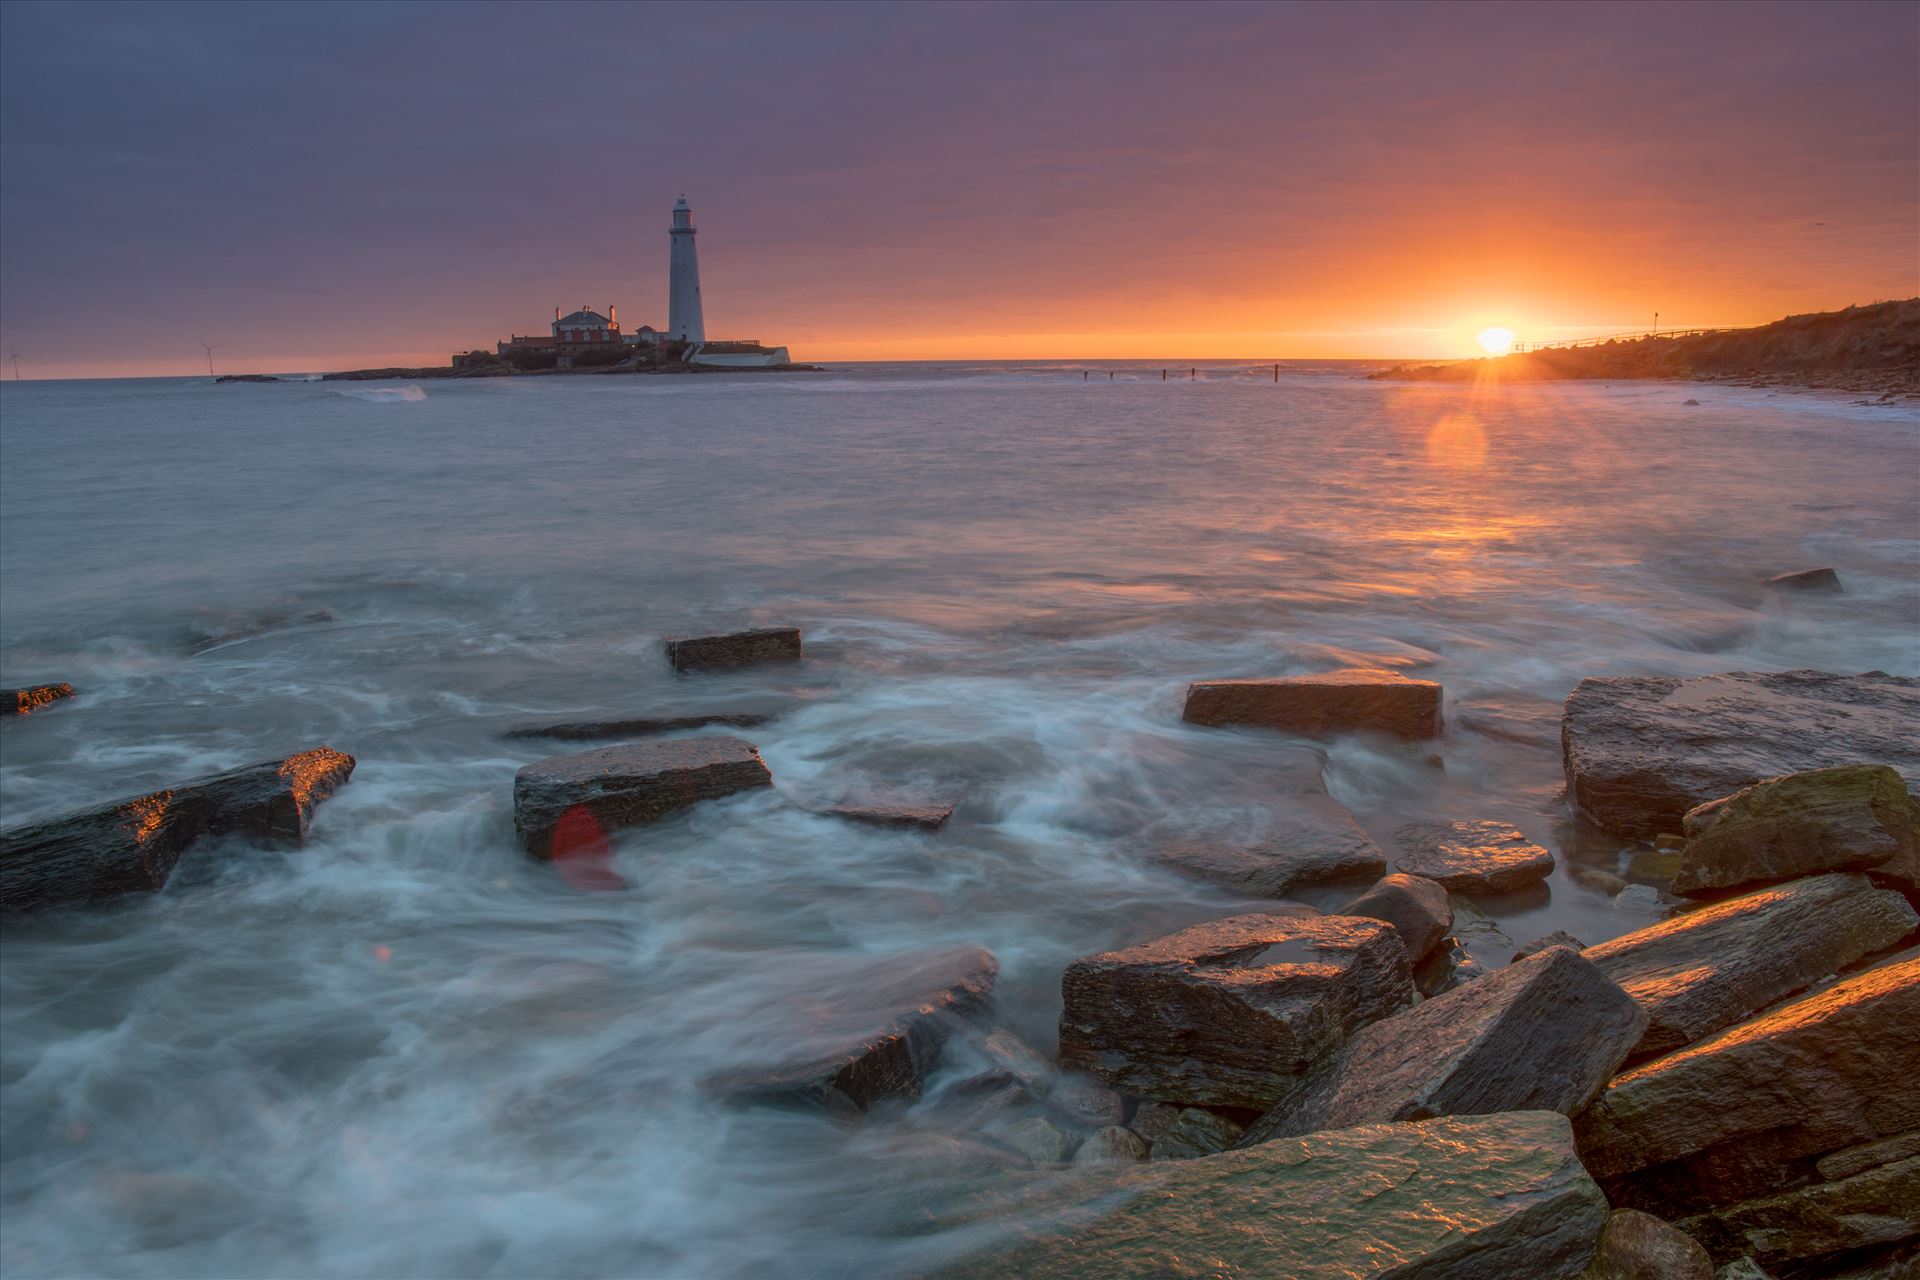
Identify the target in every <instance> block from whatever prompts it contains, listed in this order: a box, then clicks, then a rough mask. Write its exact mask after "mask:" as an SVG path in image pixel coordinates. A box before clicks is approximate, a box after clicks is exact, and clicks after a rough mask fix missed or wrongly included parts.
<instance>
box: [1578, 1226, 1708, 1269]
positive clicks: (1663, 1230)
mask: <svg viewBox="0 0 1920 1280" xmlns="http://www.w3.org/2000/svg"><path fill="white" fill-rule="evenodd" d="M1580 1280H1713V1258H1712V1256H1711V1255H1710V1254H1708V1253H1707V1251H1706V1250H1705V1249H1704V1248H1702V1247H1701V1246H1700V1242H1699V1241H1697V1240H1695V1239H1694V1238H1693V1237H1692V1236H1690V1235H1688V1234H1687V1233H1686V1232H1684V1231H1682V1230H1680V1229H1679V1228H1677V1227H1670V1226H1668V1225H1667V1224H1666V1223H1664V1222H1662V1221H1661V1220H1660V1219H1658V1218H1656V1217H1654V1216H1653V1215H1652V1214H1650V1213H1642V1212H1640V1211H1639V1210H1638V1209H1615V1210H1614V1211H1613V1212H1612V1213H1611V1214H1609V1215H1608V1216H1607V1228H1606V1230H1605V1231H1602V1232H1601V1233H1600V1245H1599V1247H1598V1248H1596V1249H1595V1250H1594V1251H1593V1261H1592V1262H1589V1263H1588V1264H1587V1269H1586V1270H1585V1271H1582V1272H1581V1273H1580Z"/></svg>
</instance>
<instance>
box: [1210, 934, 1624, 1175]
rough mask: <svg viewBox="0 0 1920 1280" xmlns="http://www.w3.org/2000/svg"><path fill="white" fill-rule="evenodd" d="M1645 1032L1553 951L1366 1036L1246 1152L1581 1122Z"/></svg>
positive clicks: (1588, 973)
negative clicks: (1393, 1128)
mask: <svg viewBox="0 0 1920 1280" xmlns="http://www.w3.org/2000/svg"><path fill="white" fill-rule="evenodd" d="M1646 1027H1647V1015H1646V1013H1645V1012H1644V1011H1643V1010H1642V1009H1641V1008H1640V1006H1639V1005H1637V1004H1635V1003H1634V1002H1633V1001H1632V999H1630V998H1629V997H1628V996H1627V993H1626V992H1624V991H1622V990H1620V988H1619V987H1617V986H1615V985H1614V984H1613V982H1612V980H1611V979H1609V978H1608V977H1607V975H1606V974H1604V973H1602V972H1601V971H1600V970H1599V969H1598V968H1597V967H1595V966H1594V965H1593V964H1592V963H1591V962H1589V961H1587V960H1586V959H1584V958H1582V957H1581V956H1580V955H1579V954H1578V953H1577V952H1573V951H1569V950H1567V949H1565V948H1564V947H1550V948H1548V949H1547V950H1545V951H1543V952H1541V953H1540V954H1539V955H1537V956H1531V957H1529V958H1528V959H1525V960H1520V961H1516V962H1515V963H1513V964H1510V965H1508V966H1507V967H1506V968H1504V969H1499V970H1496V971H1495V972H1493V973H1489V974H1487V975H1486V976H1485V977H1483V978H1480V979H1478V980H1477V981H1474V982H1471V983H1468V984H1467V985H1465V986H1462V987H1458V988H1455V989H1454V990H1452V991H1449V992H1447V993H1446V994H1445V995H1441V996H1436V997H1434V998H1433V999H1431V1000H1427V1001H1424V1002H1423V1003H1421V1004H1417V1005H1415V1006H1414V1007H1413V1008H1411V1009H1408V1010H1407V1011H1406V1012H1404V1013H1396V1014H1394V1015H1393V1016H1392V1017H1391V1018H1387V1019H1385V1020H1383V1021H1381V1022H1376V1023H1374V1024H1373V1025H1372V1026H1370V1027H1365V1028H1362V1029H1361V1030H1360V1031H1357V1032H1355V1033H1354V1035H1353V1037H1352V1038H1351V1039H1350V1040H1348V1041H1347V1043H1346V1045H1345V1047H1343V1048H1342V1049H1341V1050H1340V1051H1339V1053H1338V1054H1336V1055H1334V1056H1333V1057H1332V1058H1331V1059H1330V1060H1328V1062H1326V1063H1325V1064H1324V1065H1322V1067H1321V1068H1320V1069H1318V1070H1317V1071H1315V1072H1314V1073H1313V1075H1312V1076H1311V1077H1310V1078H1309V1079H1308V1080H1307V1081H1306V1082H1305V1083H1304V1084H1303V1085H1302V1086H1301V1087H1299V1088H1297V1089H1296V1090H1294V1092H1293V1093H1292V1094H1290V1095H1289V1096H1287V1097H1286V1098H1283V1099H1282V1100H1281V1101H1280V1102H1279V1104H1278V1105H1276V1106H1275V1107H1274V1108H1273V1109H1272V1110H1270V1111H1268V1112H1267V1114H1265V1115H1264V1116H1261V1117H1260V1119H1259V1121H1258V1122H1257V1123H1256V1124H1255V1125H1254V1126H1253V1128H1251V1129H1249V1130H1248V1131H1247V1136H1246V1138H1245V1140H1244V1141H1245V1143H1247V1144H1251V1143H1256V1142H1267V1141H1270V1140H1272V1139H1274V1138H1280V1137H1289V1136H1293V1135H1297V1134H1302V1133H1313V1132H1316V1131H1318V1130H1321V1129H1344V1128H1347V1127H1349V1126H1351V1125H1357V1124H1384V1123H1388V1122H1391V1121H1402V1120H1424V1119H1426V1118H1428V1117H1430V1116H1468V1115H1488V1114H1492V1113H1493V1112H1497V1111H1536V1110H1544V1111H1558V1112H1562V1113H1564V1114H1571V1113H1573V1112H1576V1111H1578V1110H1580V1108H1582V1107H1584V1106H1586V1105H1587V1103H1588V1102H1590V1101H1592V1099H1593V1098H1594V1097H1595V1096H1596V1095H1597V1094H1599V1092H1600V1090H1601V1089H1602V1088H1603V1087H1604V1086H1605V1085H1606V1082H1607V1078H1608V1077H1609V1076H1611V1075H1612V1074H1613V1072H1614V1069H1615V1068H1616V1067H1618V1066H1619V1065H1620V1063H1621V1062H1622V1061H1623V1060H1625V1058H1626V1056H1627V1054H1628V1052H1629V1051H1631V1050H1632V1048H1633V1046H1634V1045H1635V1044H1637V1043H1639V1040H1640V1037H1641V1035H1642V1034H1644V1033H1645V1031H1646Z"/></svg>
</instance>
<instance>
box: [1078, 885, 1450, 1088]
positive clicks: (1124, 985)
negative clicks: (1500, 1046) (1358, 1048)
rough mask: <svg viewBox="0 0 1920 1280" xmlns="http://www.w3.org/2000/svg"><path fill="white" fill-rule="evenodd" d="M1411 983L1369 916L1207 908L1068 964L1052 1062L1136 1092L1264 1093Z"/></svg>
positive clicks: (1389, 938) (1393, 945)
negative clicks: (1194, 919) (1219, 915)
mask: <svg viewBox="0 0 1920 1280" xmlns="http://www.w3.org/2000/svg"><path fill="white" fill-rule="evenodd" d="M1412 985H1413V984H1412V977H1411V974H1410V972H1409V966H1408V963H1407V952H1406V948H1405V947H1403V946H1402V945H1401V944H1400V939H1399V936H1398V935H1397V934H1395V933H1394V931H1393V927H1392V926H1391V925H1388V924H1385V923H1383V922H1381V921H1378V920H1362V919H1350V918H1347V917H1344V916H1278V915H1244V916H1233V917H1230V918H1228V919H1225V920H1213V921H1209V922H1208V923H1206V924H1198V925H1194V926H1193V927H1192V928H1189V929H1183V930H1181V931H1180V932H1178V933H1174V934H1170V935H1168V936H1166V937H1163V938H1156V939H1154V940H1152V941H1150V942H1143V943H1140V944H1139V945H1137V946H1132V947H1127V948H1125V949H1123V950H1119V951H1108V952H1104V953H1102V954H1100V955H1093V956H1086V957H1084V958H1082V959H1079V960H1076V961H1074V962H1073V963H1072V964H1070V965H1068V966H1067V971H1066V974H1065V975H1064V976H1063V977H1062V979H1061V982H1060V987H1061V992H1062V995H1063V996H1064V998H1065V1007H1064V1008H1063V1010H1062V1012H1061V1015H1060V1062H1061V1065H1062V1066H1064V1067H1068V1068H1071V1069H1073V1070H1079V1071H1085V1072H1087V1073H1088V1074H1090V1075H1093V1076H1095V1077H1097V1078H1099V1079H1101V1080H1104V1081H1106V1082H1107V1083H1108V1084H1111V1085H1113V1086H1114V1087H1115V1088H1117V1089H1121V1090H1123V1091H1125V1092H1127V1093H1130V1094H1133V1095H1135V1096H1137V1097H1143V1098H1152V1099H1155V1100H1157V1101H1161V1102H1183V1103H1190V1104H1191V1103H1197V1104H1201V1105H1207V1106H1223V1107H1232V1106H1238V1107H1264V1106H1266V1105H1269V1104H1270V1103H1271V1102H1273V1101H1274V1100H1275V1099H1276V1098H1278V1097H1279V1096H1280V1095H1281V1094H1283V1093H1284V1092H1286V1090H1287V1089H1288V1088H1289V1087H1290V1085H1291V1083H1292V1081H1293V1078H1294V1077H1295V1076H1297V1075H1298V1074H1299V1073H1301V1072H1303V1071H1305V1070H1306V1069H1307V1068H1308V1067H1310V1066H1312V1065H1313V1063H1314V1062H1316V1061H1317V1060H1318V1059H1319V1058H1320V1057H1321V1056H1322V1055H1323V1054H1325V1053H1326V1052H1327V1051H1328V1050H1330V1049H1332V1048H1333V1047H1334V1046H1336V1045H1338V1044H1339V1043H1340V1042H1341V1041H1342V1040H1343V1039H1345V1038H1346V1037H1347V1035H1349V1034H1350V1033H1351V1032H1352V1031H1354V1030H1355V1029H1356V1028H1358V1027H1360V1026H1363V1025H1365V1024H1366V1023H1368V1022H1371V1021H1373V1020H1374V1019H1376V1018H1380V1017H1383V1016H1385V1015H1386V1014H1388V1013H1391V1012H1393V1011H1394V1010H1396V1009H1399V1008H1402V1007H1404V1006H1405V1005H1406V1004H1407V1002H1408V1001H1409V1000H1410V999H1411V998H1412V994H1413V991H1412Z"/></svg>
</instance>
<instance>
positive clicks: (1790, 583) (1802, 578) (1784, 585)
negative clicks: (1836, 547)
mask: <svg viewBox="0 0 1920 1280" xmlns="http://www.w3.org/2000/svg"><path fill="white" fill-rule="evenodd" d="M1767 589H1768V590H1770V591H1819V592H1835V591H1839V590H1841V586H1840V575H1839V574H1837V573H1835V572H1834V571H1833V570H1832V569H1800V570H1796V571H1795V572H1793V573H1777V574H1775V575H1774V576H1773V577H1771V578H1768V579H1767Z"/></svg>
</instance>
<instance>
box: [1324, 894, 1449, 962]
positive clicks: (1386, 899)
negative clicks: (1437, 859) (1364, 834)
mask: <svg viewBox="0 0 1920 1280" xmlns="http://www.w3.org/2000/svg"><path fill="white" fill-rule="evenodd" d="M1339 914H1341V915H1343V916H1365V917H1367V918H1368V919H1372V920H1384V921H1386V922H1387V923H1388V924H1390V925H1392V926H1393V929H1394V932H1395V933H1397V934H1399V935H1400V942H1401V945H1402V946H1404V947H1406V949H1407V957H1408V959H1410V960H1412V961H1413V963H1414V964H1416V965H1417V964H1419V963H1420V962H1421V961H1422V960H1424V959H1426V958H1427V957H1428V956H1429V955H1431V954H1433V949H1434V948H1435V947H1437V946H1439V945H1440V943H1441V941H1442V940H1443V939H1444V938H1445V937H1446V936H1447V930H1449V929H1451V928H1452V927H1453V905H1452V903H1451V902H1450V901H1449V900H1448V898H1447V891H1446V889H1445V888H1443V887H1442V886H1441V885H1440V884H1439V883H1438V882H1436V881H1433V880H1429V879H1427V878H1426V877H1424V876H1409V875H1398V874H1396V875H1390V876H1383V877H1381V879H1380V881H1379V882H1378V883H1377V884H1375V885H1374V886H1373V888H1371V889H1369V890H1367V891H1366V892H1365V893H1363V894H1361V895H1360V896H1359V897H1357V898H1355V899H1354V900H1353V901H1352V902H1349V903H1348V904H1347V905H1346V906H1344V907H1342V908H1340V912H1339Z"/></svg>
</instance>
